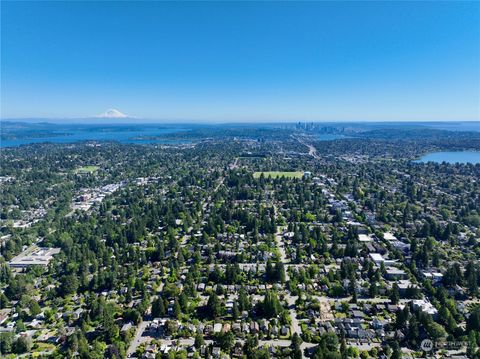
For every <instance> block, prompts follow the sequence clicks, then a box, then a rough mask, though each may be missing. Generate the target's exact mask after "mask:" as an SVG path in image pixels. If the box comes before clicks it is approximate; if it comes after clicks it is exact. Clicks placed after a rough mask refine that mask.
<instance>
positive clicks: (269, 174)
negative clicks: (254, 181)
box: [253, 171, 303, 178]
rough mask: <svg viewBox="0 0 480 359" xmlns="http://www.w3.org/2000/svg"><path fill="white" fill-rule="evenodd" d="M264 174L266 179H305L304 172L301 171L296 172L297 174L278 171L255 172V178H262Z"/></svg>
mask: <svg viewBox="0 0 480 359" xmlns="http://www.w3.org/2000/svg"><path fill="white" fill-rule="evenodd" d="M262 173H263V175H264V176H265V177H273V178H278V177H282V176H283V177H286V178H302V177H303V172H301V171H295V172H276V171H271V172H255V173H254V174H253V177H254V178H258V177H260V175H261V174H262Z"/></svg>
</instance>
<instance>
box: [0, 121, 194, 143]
mask: <svg viewBox="0 0 480 359" xmlns="http://www.w3.org/2000/svg"><path fill="white" fill-rule="evenodd" d="M38 127H39V128H35V129H34V130H33V131H32V130H31V129H24V128H19V129H13V130H12V131H11V132H10V134H11V136H9V137H7V138H3V139H1V140H0V147H18V146H21V145H27V144H33V143H47V142H48V143H74V142H79V141H99V142H100V141H116V142H120V143H136V144H147V143H180V142H184V141H176V140H169V139H168V138H165V139H162V138H161V137H162V136H165V135H168V134H171V133H176V132H181V131H189V129H188V128H183V127H162V126H149V125H146V126H141V125H135V126H131V125H124V126H119V125H111V126H109V125H103V126H97V125H67V126H60V128H58V127H52V126H51V125H44V126H38Z"/></svg>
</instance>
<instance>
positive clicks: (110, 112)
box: [96, 108, 130, 118]
mask: <svg viewBox="0 0 480 359" xmlns="http://www.w3.org/2000/svg"><path fill="white" fill-rule="evenodd" d="M96 117H98V118H128V117H130V116H128V115H125V114H124V113H122V112H120V111H118V110H116V109H114V108H111V109H109V110H107V111H105V112H104V113H102V114H100V115H98V116H96Z"/></svg>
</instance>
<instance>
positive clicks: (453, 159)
mask: <svg viewBox="0 0 480 359" xmlns="http://www.w3.org/2000/svg"><path fill="white" fill-rule="evenodd" d="M415 162H421V163H427V162H435V163H442V162H447V163H473V164H477V163H480V152H474V151H461V152H433V153H429V154H426V155H425V156H423V157H421V158H420V159H418V160H417V161H415Z"/></svg>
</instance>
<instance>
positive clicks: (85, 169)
mask: <svg viewBox="0 0 480 359" xmlns="http://www.w3.org/2000/svg"><path fill="white" fill-rule="evenodd" d="M97 170H98V166H82V167H78V168H77V169H76V170H75V173H93V172H96V171H97Z"/></svg>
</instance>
